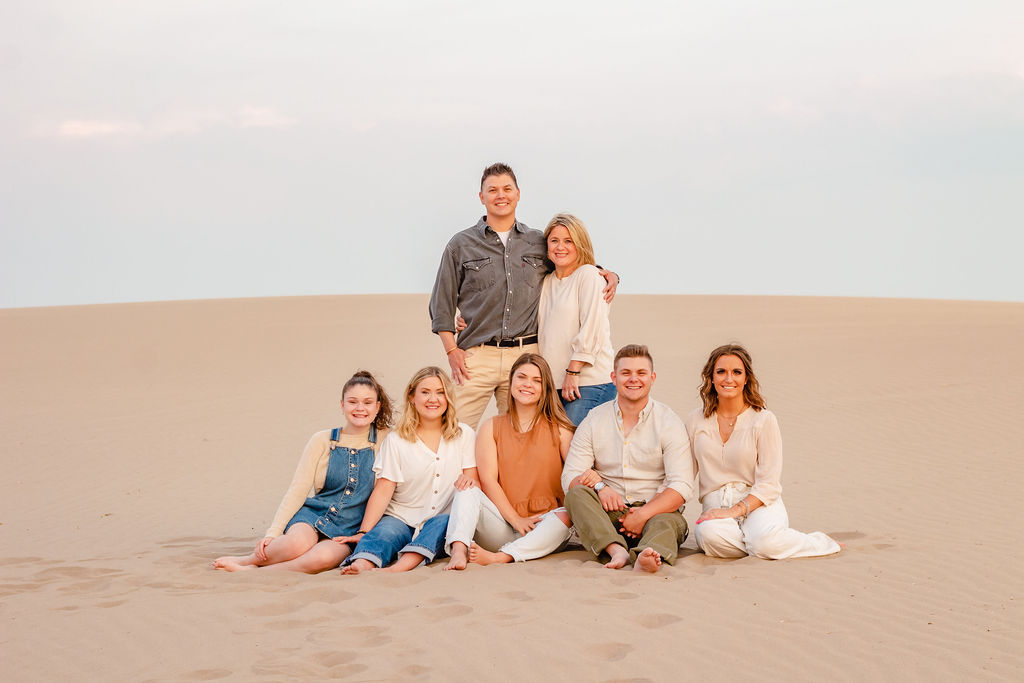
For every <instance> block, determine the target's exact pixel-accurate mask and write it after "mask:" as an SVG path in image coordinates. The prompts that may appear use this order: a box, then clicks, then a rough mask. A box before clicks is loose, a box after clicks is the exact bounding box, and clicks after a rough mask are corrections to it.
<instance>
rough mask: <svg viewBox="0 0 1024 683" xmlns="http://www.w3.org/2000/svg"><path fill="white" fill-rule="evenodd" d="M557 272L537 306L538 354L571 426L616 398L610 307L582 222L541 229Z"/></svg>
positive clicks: (563, 220) (565, 219) (560, 217)
mask: <svg viewBox="0 0 1024 683" xmlns="http://www.w3.org/2000/svg"><path fill="white" fill-rule="evenodd" d="M544 241H545V243H546V244H547V249H548V259H549V260H550V261H551V262H552V263H554V264H555V270H554V272H552V273H548V275H547V276H546V277H545V278H544V284H543V286H542V288H541V293H540V305H539V307H538V308H537V325H538V336H539V343H540V353H541V355H542V356H544V358H545V360H547V361H548V364H549V365H550V366H551V367H552V368H553V371H554V379H555V386H560V387H561V399H562V405H563V406H564V407H565V412H566V414H568V416H569V419H570V420H571V421H572V423H573V424H574V425H578V424H579V423H580V422H582V421H583V418H584V417H586V416H587V413H589V412H590V409H591V408H593V407H594V406H598V405H600V404H602V403H605V402H607V401H610V400H612V399H613V398H615V385H614V384H612V383H611V382H610V381H609V378H610V377H611V374H612V357H613V356H614V355H615V352H614V350H613V349H612V337H611V327H610V325H609V324H608V313H609V311H610V310H611V306H610V305H609V304H608V302H606V301H605V300H604V295H603V294H602V290H603V289H604V287H605V281H604V278H603V277H601V275H600V273H599V272H598V269H597V266H595V265H594V247H593V246H592V245H591V243H590V235H589V234H588V233H587V228H586V226H585V225H583V221H581V220H580V219H579V218H576V217H575V216H573V215H572V214H568V213H560V214H556V215H555V217H554V218H552V219H551V221H550V222H549V223H548V225H547V228H546V229H545V230H544Z"/></svg>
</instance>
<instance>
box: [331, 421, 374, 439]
mask: <svg viewBox="0 0 1024 683" xmlns="http://www.w3.org/2000/svg"><path fill="white" fill-rule="evenodd" d="M332 438H333V437H332ZM367 441H369V442H370V443H377V425H376V423H374V424H371V425H370V436H369V438H367Z"/></svg>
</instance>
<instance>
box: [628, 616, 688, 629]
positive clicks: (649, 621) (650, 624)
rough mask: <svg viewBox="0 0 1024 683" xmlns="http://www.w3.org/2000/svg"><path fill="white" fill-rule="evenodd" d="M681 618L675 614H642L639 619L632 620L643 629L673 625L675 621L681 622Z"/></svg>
mask: <svg viewBox="0 0 1024 683" xmlns="http://www.w3.org/2000/svg"><path fill="white" fill-rule="evenodd" d="M681 620H682V617H679V616H676V615H675V614H666V613H660V614H642V615H640V616H639V617H636V618H634V619H633V621H635V622H636V623H638V624H640V625H641V626H643V627H644V628H661V627H663V626H668V625H669V624H674V623H676V622H677V621H681Z"/></svg>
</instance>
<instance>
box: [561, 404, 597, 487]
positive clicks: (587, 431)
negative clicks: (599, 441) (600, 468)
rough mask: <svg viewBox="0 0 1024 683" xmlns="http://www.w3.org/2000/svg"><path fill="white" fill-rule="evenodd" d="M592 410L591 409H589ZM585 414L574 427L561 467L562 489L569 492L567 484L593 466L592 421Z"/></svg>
mask: <svg viewBox="0 0 1024 683" xmlns="http://www.w3.org/2000/svg"><path fill="white" fill-rule="evenodd" d="M591 412H593V411H591ZM589 418H590V415H587V417H586V418H584V419H583V422H581V423H580V426H579V427H577V428H576V432H575V433H574V434H573V435H572V442H571V443H570V444H569V453H568V454H567V455H566V456H565V465H564V466H563V467H562V490H563V491H565V492H566V493H568V492H569V484H570V483H571V482H572V480H573V479H575V478H576V477H578V476H580V475H581V474H583V473H584V472H586V471H587V470H589V469H590V468H591V467H593V466H594V427H593V425H594V423H593V422H592V421H591V420H590V419H589Z"/></svg>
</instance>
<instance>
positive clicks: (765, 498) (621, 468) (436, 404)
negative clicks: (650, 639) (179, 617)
mask: <svg viewBox="0 0 1024 683" xmlns="http://www.w3.org/2000/svg"><path fill="white" fill-rule="evenodd" d="M610 376H611V380H612V385H613V387H614V389H615V394H614V398H613V400H609V401H607V402H605V403H602V404H600V405H598V406H596V407H595V408H593V409H592V410H591V411H590V412H589V414H588V415H587V417H586V418H585V419H583V420H582V422H581V423H580V425H579V427H578V428H575V427H574V426H573V423H572V421H570V420H569V418H568V417H567V415H566V413H565V410H564V409H563V407H562V404H561V402H560V401H559V400H558V398H559V397H558V390H557V388H556V386H555V381H554V378H553V376H552V373H551V369H550V366H549V365H548V363H547V362H546V361H545V360H544V358H543V357H542V356H540V355H538V354H534V353H525V354H522V355H521V356H520V357H519V358H518V359H517V360H516V362H515V363H514V364H513V367H512V369H511V372H510V374H509V389H508V397H507V400H508V403H507V405H508V412H506V413H504V414H500V415H497V416H495V417H493V418H491V419H489V420H487V421H485V422H484V424H483V425H482V426H481V427H480V430H479V433H474V431H473V429H472V428H471V427H470V426H469V425H467V424H464V423H460V422H459V421H458V419H457V417H456V410H455V404H454V402H453V400H452V394H453V388H452V383H451V380H450V379H449V378H448V376H447V374H446V373H445V372H444V371H442V370H440V369H439V368H436V367H429V368H424V369H423V370H420V371H419V372H418V373H416V375H415V376H414V377H413V378H412V380H411V381H410V382H409V385H408V386H407V388H406V391H405V395H404V409H403V411H402V415H401V417H400V418H399V420H398V425H397V427H396V428H395V430H394V431H392V432H389V433H386V432H387V430H388V427H389V426H390V424H391V422H392V412H393V408H392V405H391V402H390V400H389V398H388V396H387V394H386V393H385V392H384V390H383V388H382V387H381V386H380V384H379V383H378V382H377V381H376V380H375V379H374V378H373V377H372V375H370V374H369V373H366V372H359V373H356V375H355V376H353V377H352V378H351V379H350V380H349V381H348V382H347V383H346V384H345V386H344V388H343V390H342V399H341V406H342V412H343V414H344V418H345V425H344V426H343V427H341V428H336V429H333V430H325V431H322V432H318V433H317V434H314V435H313V437H312V438H311V439H310V441H309V443H308V444H307V446H306V449H305V452H304V453H303V456H302V458H301V459H300V462H299V466H298V468H297V469H296V472H295V476H294V477H293V480H292V483H291V485H290V486H289V488H288V491H287V493H286V494H285V496H284V499H283V500H282V502H281V505H280V506H279V508H278V511H277V514H276V515H275V517H274V521H273V522H272V523H271V526H270V528H269V529H268V530H267V532H266V534H265V536H264V538H262V539H261V540H260V541H259V542H258V543H257V544H256V547H255V549H254V550H253V552H252V553H250V554H248V555H245V556H238V557H221V558H218V559H217V560H215V561H214V566H215V567H217V568H220V569H225V570H229V571H237V570H243V569H254V568H261V567H262V568H277V569H290V570H295V571H304V572H310V573H316V572H320V571H324V570H327V569H332V568H334V567H337V566H338V565H339V564H340V565H342V571H343V573H345V574H358V573H360V572H362V571H365V570H368V569H381V570H385V571H406V570H409V569H413V568H415V567H416V566H418V565H420V564H423V563H430V562H432V561H433V560H434V559H435V558H436V557H437V556H438V555H440V554H441V553H442V552H447V553H449V554H450V557H451V559H450V561H449V562H448V564H447V567H446V568H447V569H454V570H458V569H464V568H465V567H466V566H467V563H468V562H475V563H478V564H492V563H500V562H513V561H524V560H530V559H535V558H538V557H542V556H544V555H547V554H549V553H552V552H555V551H557V550H559V549H561V548H563V547H565V546H566V545H567V544H569V543H570V542H571V541H572V540H575V541H576V542H578V543H579V544H580V545H582V546H583V547H584V548H585V549H586V550H588V551H589V552H590V553H591V554H592V555H593V556H594V557H595V559H600V560H602V561H604V562H605V566H606V567H609V568H612V569H618V568H620V567H624V566H626V565H627V564H633V566H634V569H638V570H644V571H649V572H656V571H657V570H658V568H659V567H660V566H661V564H662V563H663V562H665V563H668V564H672V563H674V562H675V559H676V557H677V554H678V551H679V547H680V545H681V544H682V543H683V541H684V540H685V539H686V537H687V534H688V529H687V523H686V520H685V519H684V518H683V515H682V509H683V506H684V504H685V503H686V501H687V500H690V499H691V498H692V497H693V496H694V494H695V490H694V482H695V480H696V483H697V489H696V495H697V496H698V498H699V500H700V502H701V504H702V512H701V514H700V516H699V517H698V518H697V520H696V531H695V534H696V541H697V546H698V548H699V549H700V550H702V551H703V552H705V553H706V554H708V555H711V556H715V557H741V556H743V555H753V556H756V557H762V558H769V559H783V558H789V557H810V556H819V555H828V554H831V553H835V552H838V551H839V550H840V546H839V545H838V544H837V543H836V542H835V541H834V540H833V539H831V538H829V537H828V536H827V535H825V534H823V533H821V532H815V533H811V534H805V533H802V532H799V531H796V530H794V529H791V528H789V521H788V516H787V513H786V508H785V506H784V505H783V503H782V499H781V484H780V477H781V468H782V448H781V437H780V432H779V426H778V422H777V420H776V418H775V416H774V414H772V413H771V412H770V411H769V410H767V408H766V407H765V401H764V399H763V397H762V396H761V393H760V387H759V384H758V381H757V378H756V376H755V375H754V372H753V368H752V366H751V361H750V355H749V354H748V353H747V351H746V350H745V349H743V348H742V347H741V346H738V345H726V346H722V347H719V348H717V349H715V350H714V351H713V352H712V353H711V356H710V357H709V359H708V361H707V363H706V364H705V366H704V369H703V372H702V386H701V389H700V394H701V399H702V402H703V406H702V408H700V409H698V410H696V411H694V412H693V413H692V414H691V415H690V416H689V417H688V419H687V420H686V421H685V423H684V421H683V420H681V419H680V418H679V417H678V416H677V415H676V414H675V413H674V412H673V411H672V410H671V409H670V408H669V407H668V406H667V405H665V404H664V403H661V402H658V401H655V400H654V399H653V398H651V397H650V393H651V389H652V387H653V384H654V382H655V379H656V377H657V375H656V373H655V371H654V361H653V359H652V358H651V355H650V353H649V352H648V350H647V348H646V347H644V346H639V345H628V346H625V347H623V348H622V349H620V350H619V352H618V353H617V354H616V355H615V357H614V360H613V363H612V372H611V373H610ZM378 444H379V446H378ZM306 492H309V493H311V494H312V495H309V496H308V497H305V498H303V496H304V495H306Z"/></svg>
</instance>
